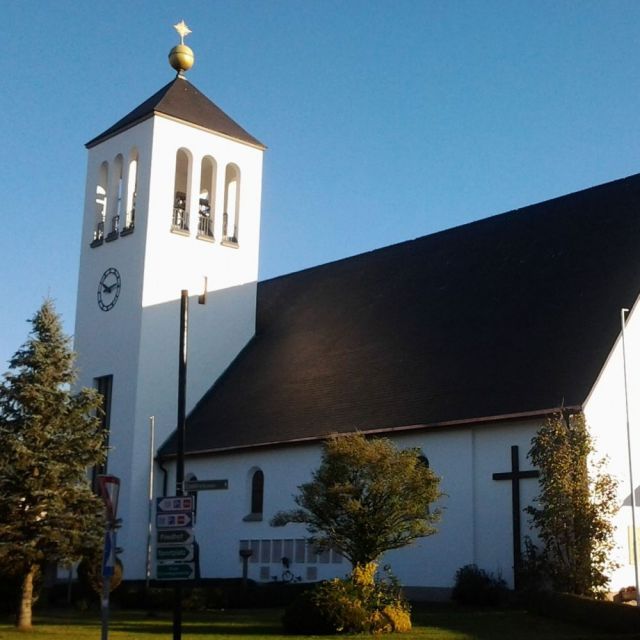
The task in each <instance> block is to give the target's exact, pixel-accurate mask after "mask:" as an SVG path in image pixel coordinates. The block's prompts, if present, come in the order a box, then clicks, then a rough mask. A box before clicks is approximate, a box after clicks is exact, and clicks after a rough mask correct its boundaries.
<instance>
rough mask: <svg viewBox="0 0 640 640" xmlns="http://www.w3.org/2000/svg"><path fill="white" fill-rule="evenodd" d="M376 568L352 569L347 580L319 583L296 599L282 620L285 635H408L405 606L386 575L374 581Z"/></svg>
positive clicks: (357, 567) (407, 608) (408, 617)
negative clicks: (392, 633)
mask: <svg viewBox="0 0 640 640" xmlns="http://www.w3.org/2000/svg"><path fill="white" fill-rule="evenodd" d="M375 572H376V564H375V563H369V564H367V565H363V566H356V567H355V568H354V569H353V571H352V573H351V575H350V576H348V577H347V578H342V579H340V578H335V579H333V580H329V581H327V582H322V583H320V584H319V585H317V586H316V588H315V589H314V590H313V591H309V592H306V593H304V594H302V595H301V596H300V597H298V598H297V599H296V600H295V601H294V602H293V603H292V605H291V606H289V607H288V608H287V610H286V611H285V615H284V617H283V619H282V622H283V625H284V628H285V630H286V631H287V632H289V633H304V634H328V633H387V632H391V631H400V632H404V631H409V630H410V629H411V616H410V609H409V605H408V603H407V602H406V601H405V600H404V598H403V597H402V595H401V594H400V589H399V586H398V584H397V582H396V581H395V579H394V578H392V577H391V576H390V575H387V576H385V577H384V578H382V579H376V575H375Z"/></svg>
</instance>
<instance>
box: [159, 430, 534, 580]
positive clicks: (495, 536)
mask: <svg viewBox="0 0 640 640" xmlns="http://www.w3.org/2000/svg"><path fill="white" fill-rule="evenodd" d="M537 428H538V423H537V422H534V421H529V422H506V423H503V424H487V425H484V426H481V427H477V428H475V429H472V428H460V429H446V430H433V431H423V432H420V433H413V434H402V435H396V436H394V437H393V440H394V441H395V442H396V443H397V445H398V446H399V447H401V448H408V447H417V448H419V449H421V450H422V451H423V452H424V453H425V455H426V456H427V458H428V459H429V463H430V467H431V468H432V469H433V470H434V472H435V473H436V474H438V475H439V476H441V478H442V484H441V489H442V491H443V493H444V494H445V495H444V496H443V497H442V499H441V500H440V501H439V503H438V505H437V506H438V507H441V508H442V509H443V515H442V520H441V521H440V522H439V523H438V524H437V529H438V532H437V533H436V534H435V535H433V536H430V537H427V538H423V539H420V540H418V541H416V542H415V543H414V544H412V545H410V546H408V547H406V548H404V549H400V550H396V551H392V552H389V553H387V554H386V555H385V556H384V557H383V558H382V559H381V565H384V564H385V563H389V564H390V565H391V567H392V569H393V572H394V574H395V575H397V576H398V578H399V579H400V581H401V582H402V584H404V585H405V586H422V587H424V586H428V587H441V588H448V587H451V585H452V582H453V577H454V575H455V572H456V570H457V569H459V568H460V567H461V566H463V565H464V564H469V563H476V564H478V566H480V567H482V568H484V569H486V570H488V571H492V572H494V573H496V574H499V575H501V576H502V577H504V578H505V579H506V580H507V582H509V583H510V584H512V583H513V571H512V565H513V552H512V533H511V532H512V515H511V483H510V482H504V481H499V482H498V481H495V480H493V477H492V476H493V473H495V472H502V471H509V470H510V465H511V446H513V445H518V446H519V448H520V467H521V469H528V468H530V465H529V464H528V462H527V460H526V452H527V451H528V450H529V448H530V442H531V438H532V437H533V434H534V433H535V431H536V430H537ZM320 457H321V445H320V444H315V445H304V446H289V447H280V448H268V449H261V450H253V451H247V452H244V453H243V452H237V453H229V454H224V455H216V456H211V457H208V458H187V461H186V471H187V473H194V474H195V475H196V476H197V477H198V478H199V479H211V478H226V479H228V480H229V488H228V490H226V491H203V492H200V493H199V495H198V516H197V524H196V528H195V531H196V536H197V539H198V540H199V543H200V559H201V570H202V576H203V577H226V578H230V577H239V576H240V575H241V572H242V562H241V558H240V556H239V548H240V543H241V541H243V540H248V541H260V544H263V541H265V542H266V543H267V544H271V542H272V541H274V540H275V541H278V540H293V541H295V540H300V539H303V538H307V537H308V536H309V533H308V532H307V530H306V528H305V527H304V526H303V525H299V524H289V525H286V526H285V527H272V526H271V525H270V524H269V522H270V520H271V518H272V517H273V515H275V513H276V512H278V511H280V510H287V509H290V508H293V507H294V506H295V504H294V501H293V496H294V495H295V494H296V493H297V487H298V486H299V485H300V484H302V483H304V482H307V481H309V480H310V479H311V474H312V471H313V470H314V469H316V468H317V467H318V465H319V464H320ZM254 468H259V469H261V470H262V471H263V472H264V478H265V485H264V514H263V519H262V520H260V521H257V522H246V521H245V520H244V518H245V516H247V515H248V513H249V511H250V502H249V491H248V486H249V482H250V476H249V474H248V472H249V470H251V469H254ZM173 473H174V465H171V474H170V477H169V486H172V484H171V483H172V478H173ZM520 491H521V503H522V506H523V508H524V507H525V506H526V505H528V504H531V501H532V499H533V497H534V495H535V494H536V492H537V483H536V482H535V480H524V481H522V482H521V483H520ZM521 523H522V532H523V535H525V534H526V533H527V532H528V528H527V523H526V517H525V516H524V515H522V518H521ZM260 548H261V547H260ZM272 559H274V560H276V561H275V562H261V561H260V560H259V558H258V559H256V558H252V560H251V561H250V562H249V565H248V569H249V578H251V579H254V580H258V581H264V580H271V579H273V577H279V576H280V573H281V571H282V568H281V566H280V564H279V562H278V561H277V558H272ZM310 565H313V566H315V568H316V574H315V575H317V579H326V578H331V577H335V576H342V575H345V574H346V573H347V572H348V570H349V565H348V563H347V562H346V561H345V562H343V563H340V564H337V563H333V562H320V561H318V562H315V563H309V562H306V561H305V562H304V563H300V562H295V561H293V562H292V565H291V571H292V573H293V574H294V575H295V576H300V577H301V578H302V579H303V580H304V579H305V576H306V570H307V567H308V566H310ZM265 576H266V577H265Z"/></svg>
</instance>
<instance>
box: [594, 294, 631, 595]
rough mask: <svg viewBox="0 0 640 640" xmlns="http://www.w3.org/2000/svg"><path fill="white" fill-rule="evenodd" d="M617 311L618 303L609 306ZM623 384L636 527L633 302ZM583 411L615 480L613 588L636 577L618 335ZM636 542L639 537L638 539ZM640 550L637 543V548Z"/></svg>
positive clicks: (622, 585) (620, 347) (622, 373)
mask: <svg viewBox="0 0 640 640" xmlns="http://www.w3.org/2000/svg"><path fill="white" fill-rule="evenodd" d="M611 312H612V313H613V314H616V313H617V314H618V315H619V309H618V310H617V309H612V310H611ZM625 343H626V357H627V384H628V391H629V422H630V426H631V433H632V436H631V438H632V445H633V474H634V484H635V496H636V527H640V510H639V509H638V506H640V505H639V504H638V503H639V502H640V491H639V490H638V486H639V484H640V394H639V393H638V389H640V318H639V317H638V308H637V305H636V306H635V307H634V311H633V313H631V315H630V316H629V318H628V320H627V324H626V328H625ZM585 416H586V418H587V422H588V425H589V428H590V431H591V433H592V435H593V438H594V441H595V445H596V448H597V452H598V454H597V457H602V456H607V457H608V463H607V467H606V468H607V470H608V471H609V473H611V475H613V476H614V477H615V478H617V480H618V481H619V490H618V506H619V508H620V510H619V512H618V515H617V517H616V519H615V524H616V545H617V546H616V550H615V554H614V560H615V561H617V562H618V563H619V564H620V567H619V569H618V570H617V571H616V572H615V573H614V574H613V579H612V584H611V587H612V590H614V591H617V590H618V589H619V588H621V587H624V586H630V585H633V584H634V582H635V578H634V570H633V564H632V556H631V547H630V544H629V543H630V537H629V536H630V531H631V506H630V504H631V501H630V497H631V485H630V481H629V457H628V447H627V413H626V409H625V393H624V368H623V358H622V341H621V339H618V341H617V342H616V345H615V347H614V349H613V350H612V352H611V354H610V356H609V358H608V360H607V363H606V365H605V366H604V368H603V370H602V372H601V374H600V376H599V378H598V380H597V382H596V384H595V385H594V387H593V389H592V391H591V394H590V395H589V398H588V400H587V402H586V403H585ZM639 543H640V541H639ZM638 551H639V553H640V549H638Z"/></svg>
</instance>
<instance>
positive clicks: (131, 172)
mask: <svg viewBox="0 0 640 640" xmlns="http://www.w3.org/2000/svg"><path fill="white" fill-rule="evenodd" d="M137 195H138V150H137V149H136V148H133V149H132V150H131V153H130V154H129V167H128V170H127V206H126V208H125V212H126V213H125V219H124V227H123V229H122V232H121V233H120V235H123V236H124V235H127V234H128V233H132V232H133V229H134V228H135V226H136V197H137Z"/></svg>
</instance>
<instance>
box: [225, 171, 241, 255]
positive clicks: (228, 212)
mask: <svg viewBox="0 0 640 640" xmlns="http://www.w3.org/2000/svg"><path fill="white" fill-rule="evenodd" d="M239 226H240V169H238V167H237V166H236V165H235V164H228V165H227V168H226V171H225V180H224V213H223V214H222V242H223V243H224V244H230V245H237V244H238V232H239Z"/></svg>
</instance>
